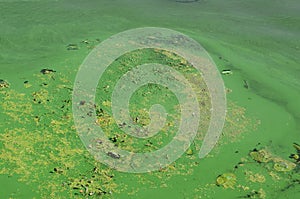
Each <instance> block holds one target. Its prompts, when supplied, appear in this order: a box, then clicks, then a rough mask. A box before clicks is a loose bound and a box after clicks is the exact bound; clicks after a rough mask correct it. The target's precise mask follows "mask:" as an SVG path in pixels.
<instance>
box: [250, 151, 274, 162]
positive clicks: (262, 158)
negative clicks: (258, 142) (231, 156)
mask: <svg viewBox="0 0 300 199" xmlns="http://www.w3.org/2000/svg"><path fill="white" fill-rule="evenodd" d="M249 155H250V157H251V158H252V159H253V160H255V161H256V162H259V163H266V162H269V161H270V160H271V159H272V157H271V154H270V153H269V152H268V151H266V150H264V149H261V150H257V149H254V150H253V151H251V152H250V153H249Z"/></svg>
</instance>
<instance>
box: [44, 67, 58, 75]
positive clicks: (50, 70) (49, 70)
mask: <svg viewBox="0 0 300 199" xmlns="http://www.w3.org/2000/svg"><path fill="white" fill-rule="evenodd" d="M40 72H41V73H42V74H43V75H47V74H51V73H55V72H56V71H55V70H52V69H46V68H45V69H42V70H41V71H40Z"/></svg>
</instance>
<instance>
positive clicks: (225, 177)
mask: <svg viewBox="0 0 300 199" xmlns="http://www.w3.org/2000/svg"><path fill="white" fill-rule="evenodd" d="M216 184H217V185H218V186H223V187H224V188H226V189H227V188H232V189H233V188H234V186H235V184H236V175H235V174H233V173H224V174H222V175H219V176H218V177H217V180H216Z"/></svg>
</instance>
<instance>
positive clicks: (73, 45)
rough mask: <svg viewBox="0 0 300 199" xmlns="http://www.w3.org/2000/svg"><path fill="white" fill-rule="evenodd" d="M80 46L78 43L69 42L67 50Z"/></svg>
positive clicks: (76, 48)
mask: <svg viewBox="0 0 300 199" xmlns="http://www.w3.org/2000/svg"><path fill="white" fill-rule="evenodd" d="M78 49H79V47H78V45H77V44H69V45H67V50H78Z"/></svg>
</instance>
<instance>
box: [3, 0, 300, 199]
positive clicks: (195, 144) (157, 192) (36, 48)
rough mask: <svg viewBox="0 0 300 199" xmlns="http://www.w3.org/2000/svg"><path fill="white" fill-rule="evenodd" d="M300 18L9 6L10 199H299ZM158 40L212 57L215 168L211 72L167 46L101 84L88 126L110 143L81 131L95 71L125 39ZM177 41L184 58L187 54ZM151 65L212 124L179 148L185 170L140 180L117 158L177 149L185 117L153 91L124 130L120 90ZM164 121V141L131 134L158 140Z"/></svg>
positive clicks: (89, 4) (161, 91) (106, 5)
mask: <svg viewBox="0 0 300 199" xmlns="http://www.w3.org/2000/svg"><path fill="white" fill-rule="evenodd" d="M299 9H300V4H299V3H298V2H297V1H295V0H285V1H283V0H278V1H258V0H254V1H238V0H229V1H220V0H213V1H207V0H199V1H197V0H180V1H176V0H152V1H148V0H144V1H138V0H114V1H111V0H101V1H96V0H89V1H83V0H72V1H71V0H57V1H54V0H27V1H25V0H24V1H22V0H0V16H1V17H0V119H1V122H0V151H1V152H0V198H26V199H27V198H121V199H122V198H180V199H181V198H217V199H218V198H266V199H267V198H271V199H273V198H279V199H281V198H291V199H296V198H299V197H300V170H299V168H300V167H299V162H300V158H299V156H300V145H299V144H300V137H299V136H300V135H299V132H300V125H299V124H300V106H299V99H300V79H299V77H300V70H299V64H300V57H299V51H300V37H299V35H300V14H299ZM145 27H160V28H166V29H171V30H174V31H178V32H180V33H182V34H184V35H186V36H187V37H188V38H191V39H192V40H193V41H196V42H198V43H199V44H201V46H202V47H203V49H205V50H206V52H207V53H208V55H209V56H210V59H211V60H212V61H213V62H214V63H215V65H216V68H215V69H216V72H217V74H218V75H219V77H221V79H222V81H223V82H224V85H225V87H224V92H225V93H226V101H227V103H226V118H225V121H224V127H223V128H222V131H221V134H220V137H219V138H218V141H217V143H216V145H214V146H213V149H212V150H211V151H209V153H208V154H207V155H206V156H205V157H202V158H199V152H200V151H201V149H202V148H201V147H202V146H203V145H204V144H205V143H204V141H205V139H206V137H205V136H206V132H208V129H209V128H210V121H211V119H212V117H213V116H212V114H211V113H212V111H213V110H215V108H214V103H213V102H214V101H213V99H212V96H214V95H212V94H211V93H210V88H209V87H210V85H209V84H208V83H207V82H206V79H205V76H204V78H203V73H202V72H204V73H205V72H206V71H199V70H197V69H195V68H194V67H193V63H192V62H191V61H190V60H188V59H187V58H186V57H184V56H182V55H181V54H176V53H174V52H171V51H168V50H165V49H163V48H160V47H159V46H157V47H153V46H152V47H151V48H144V49H136V50H133V51H131V52H126V53H124V54H122V55H121V56H119V57H118V58H117V59H115V60H114V61H113V62H112V63H110V64H109V66H108V67H107V68H106V70H105V71H103V73H102V76H101V79H99V81H97V86H96V89H95V90H94V93H95V99H94V103H90V102H89V101H88V100H86V99H84V97H82V100H80V101H79V102H78V103H77V104H75V105H76V107H75V108H77V109H78V110H93V111H87V112H84V113H85V114H84V115H82V116H81V117H82V118H92V117H94V118H95V119H94V120H93V125H94V126H96V127H99V128H100V127H101V129H102V130H103V135H105V137H106V138H107V139H106V140H104V138H103V137H101V138H94V139H91V140H89V141H91V143H90V145H86V142H85V140H84V139H85V137H82V133H81V132H80V129H81V128H82V129H84V130H85V131H86V132H87V135H89V134H88V130H89V129H88V128H89V127H90V126H88V127H86V126H85V125H84V124H81V125H80V126H79V127H78V123H76V120H74V110H77V109H74V104H73V103H74V95H75V94H76V90H75V89H74V88H75V86H76V84H74V83H75V82H76V80H77V79H76V77H77V75H78V71H79V70H80V67H81V66H82V64H83V63H84V61H88V59H87V57H88V56H89V55H90V54H91V53H92V52H97V47H98V46H99V45H101V44H102V43H103V42H105V41H109V40H110V38H111V37H112V36H113V35H116V34H118V33H120V32H124V31H127V30H130V29H136V28H145ZM157 37H158V38H159V36H157ZM157 37H156V36H155V37H150V38H149V39H150V41H153V40H156V39H157ZM173 39H174V40H172V41H173V43H172V45H174V46H176V45H177V46H178V45H179V44H181V43H185V41H186V40H185V39H184V37H176V38H173ZM159 42H161V43H163V41H162V40H159ZM119 46H121V45H116V46H112V49H114V48H115V49H117V48H118V47H119ZM109 50H110V49H104V52H108V51H109ZM106 57H109V56H106ZM85 63H86V62H85ZM150 63H157V64H160V65H164V66H168V67H169V68H171V69H172V70H174V71H177V72H178V73H180V74H181V75H182V76H183V77H184V78H186V79H189V80H190V81H189V85H190V87H191V89H192V90H193V93H194V94H195V98H193V99H194V100H195V101H197V102H198V103H196V105H197V106H199V110H200V111H199V113H195V112H193V110H191V111H190V112H192V113H191V115H192V116H195V115H197V114H200V120H199V121H198V120H197V122H196V123H197V129H196V130H197V133H196V135H195V136H194V137H193V139H192V140H189V145H187V146H185V145H184V144H182V146H181V145H177V147H176V151H173V152H174V154H175V153H176V152H177V149H178V151H180V150H182V153H180V156H179V157H177V158H176V159H174V160H173V159H172V154H173V153H171V154H164V153H161V156H162V157H160V156H159V155H160V153H158V156H157V160H155V161H153V160H151V161H149V162H147V161H148V160H147V159H145V161H144V162H140V163H141V164H142V165H143V166H144V167H147V168H148V167H149V168H154V167H155V166H157V165H158V164H157V162H159V161H158V160H160V159H163V160H165V162H166V164H164V165H161V166H160V167H159V166H158V167H155V168H156V169H149V170H147V169H145V170H143V171H140V172H139V171H137V170H135V169H137V168H138V166H139V165H138V164H129V166H130V171H129V170H124V169H123V170H122V169H119V168H123V167H122V166H126V164H125V163H126V162H122V163H124V165H122V164H121V165H120V164H118V161H121V160H123V159H124V155H123V154H122V153H120V152H116V151H130V152H132V153H134V154H137V153H153V152H156V151H159V150H160V149H161V148H164V147H167V146H168V144H169V143H172V141H173V140H174V138H176V135H177V134H176V133H177V131H178V128H179V124H180V120H181V115H182V113H183V111H182V106H183V104H185V103H182V101H180V99H179V98H178V95H177V94H176V93H174V92H172V91H173V90H172V89H170V87H168V86H165V85H160V84H156V83H155V82H150V83H148V84H143V85H142V86H140V87H139V88H138V89H136V90H135V91H134V92H133V93H132V94H131V96H130V98H129V102H128V109H129V110H130V111H129V113H128V115H129V119H130V121H129V120H128V121H126V122H123V121H119V119H118V118H116V117H115V115H114V111H115V110H116V109H114V108H115V107H116V106H118V105H119V106H120V109H118V110H121V108H123V104H122V103H121V102H122V100H123V99H122V100H121V99H120V98H121V97H119V101H118V100H117V101H114V100H113V99H112V97H111V96H113V95H114V92H115V90H116V87H117V86H118V82H119V81H120V80H122V78H123V76H124V74H127V76H128V75H130V74H131V73H130V72H129V71H132V70H134V69H136V68H135V67H136V66H145V65H147V64H150ZM160 65H159V66H160ZM154 70H155V71H154ZM153 71H154V73H166V72H158V71H159V70H158V69H156V68H153ZM149 73H150V72H149ZM146 76H147V74H144V76H143V75H141V76H140V77H143V78H144V77H146ZM143 78H142V79H143ZM87 80H89V79H88V78H87ZM90 81H94V79H93V78H91V80H90ZM168 82H172V81H171V80H166V81H165V83H168ZM134 83H135V84H136V82H134ZM132 85H134V84H132ZM119 86H120V88H122V86H123V85H122V84H120V85H119ZM87 90H88V87H87ZM184 91H185V90H184ZM183 93H184V92H183ZM79 96H80V97H81V96H84V94H82V95H79ZM79 99H81V98H79ZM116 102H117V103H116ZM118 103H119V104H118ZM157 104H159V105H160V106H159V107H158V106H156V105H157ZM153 105H155V106H153ZM153 107H154V108H155V107H156V108H157V107H158V109H159V108H160V107H163V108H164V111H165V112H166V113H167V114H165V118H164V120H163V123H162V124H163V125H162V126H161V128H159V129H158V133H157V134H155V135H153V136H145V138H141V136H140V137H139V136H135V135H134V134H132V135H131V134H130V133H129V134H128V132H130V130H128V129H130V128H131V129H132V127H133V126H134V127H135V128H136V129H143V128H144V127H145V126H149V125H150V126H151V120H153V117H152V116H151V113H155V110H156V109H155V110H154V109H153ZM153 110H154V111H153ZM154 115H155V114H154ZM160 116H161V115H159V114H158V117H159V118H160ZM190 119H191V118H190ZM220 120H221V119H220ZM158 121H161V120H158ZM194 123H195V122H194ZM157 124H159V125H160V124H161V123H160V122H158V123H157ZM154 127H156V126H155V125H154ZM192 127H193V125H190V128H192ZM154 129H155V128H154ZM187 131H188V130H187ZM138 133H141V134H142V133H143V132H142V131H138ZM106 144H107V145H111V146H113V150H109V151H105V152H104V155H103V156H104V159H105V160H104V161H101V160H103V157H102V156H101V157H100V156H99V157H98V156H96V155H95V154H93V152H95V153H96V154H97V153H98V152H99V151H101V150H102V149H103V148H106V149H107V147H105V146H106ZM169 159H172V161H168V160H169ZM125 160H127V159H126V158H125ZM128 160H129V159H128ZM107 161H108V162H113V163H116V165H113V164H109V163H107ZM152 166H153V167H152Z"/></svg>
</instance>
